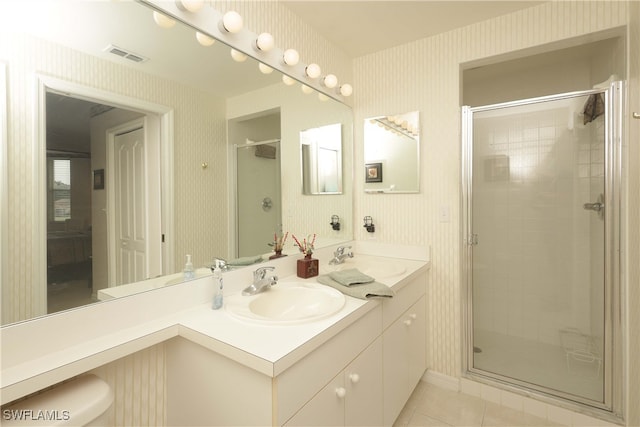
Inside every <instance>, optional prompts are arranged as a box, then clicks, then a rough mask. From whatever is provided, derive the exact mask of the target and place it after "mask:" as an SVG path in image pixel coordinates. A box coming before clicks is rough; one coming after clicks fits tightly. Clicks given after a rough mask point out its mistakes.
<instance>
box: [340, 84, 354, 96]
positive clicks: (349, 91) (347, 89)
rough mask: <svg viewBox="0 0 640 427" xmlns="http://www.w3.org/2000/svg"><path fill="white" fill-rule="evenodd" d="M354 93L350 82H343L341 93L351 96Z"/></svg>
mask: <svg viewBox="0 0 640 427" xmlns="http://www.w3.org/2000/svg"><path fill="white" fill-rule="evenodd" d="M352 93H353V88H352V87H351V85H350V84H343V85H342V86H340V95H342V96H351V94H352Z"/></svg>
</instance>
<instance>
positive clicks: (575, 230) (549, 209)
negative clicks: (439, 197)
mask: <svg viewBox="0 0 640 427" xmlns="http://www.w3.org/2000/svg"><path fill="white" fill-rule="evenodd" d="M586 99H587V97H584V96H583V97H580V98H577V99H575V100H574V101H573V102H571V106H570V107H569V108H567V107H564V108H558V107H559V105H557V104H558V103H561V102H562V101H556V102H555V104H556V108H553V109H551V110H549V111H545V112H531V110H532V109H535V108H536V107H537V105H533V106H529V107H519V108H518V110H519V111H521V114H518V115H513V114H512V115H500V114H496V113H495V112H484V113H483V112H479V113H476V114H475V120H474V168H473V170H474V186H473V211H474V221H473V229H474V232H475V233H477V234H478V239H479V243H478V245H477V246H476V247H475V249H474V259H473V261H474V282H473V285H474V328H476V329H480V330H484V331H490V332H494V333H498V334H502V335H509V336H512V337H518V338H522V339H526V340H531V341H539V342H543V343H547V344H551V345H557V346H559V345H561V342H560V333H559V331H561V330H562V329H567V328H572V329H578V330H579V331H580V332H581V333H584V334H587V335H591V336H597V337H599V338H600V340H601V339H602V332H603V325H604V313H603V312H602V301H603V296H604V286H603V283H602V278H603V277H604V276H603V274H604V270H603V263H604V257H603V252H602V248H603V239H604V235H603V230H604V222H603V221H602V220H601V219H599V217H598V214H596V213H594V212H592V211H585V210H584V209H583V207H582V205H583V203H585V202H589V201H591V200H592V199H593V200H594V201H595V197H596V196H597V194H599V193H601V192H602V191H603V188H604V187H603V176H604V141H603V138H602V135H604V133H603V123H604V118H603V117H602V116H600V117H599V118H598V119H596V121H594V122H592V123H589V124H587V125H586V126H585V125H583V124H582V123H580V121H581V120H582V116H581V115H580V114H579V112H581V111H582V109H581V107H582V106H583V105H584V103H585V101H586ZM564 103H565V104H566V101H564ZM596 130H599V131H600V135H601V136H600V137H599V138H598V134H597V133H596V132H595V131H596ZM592 184H593V186H595V187H596V188H593V189H592ZM592 193H593V195H592ZM592 246H593V249H592ZM476 273H477V274H476ZM592 275H593V278H592V277H591V276H592Z"/></svg>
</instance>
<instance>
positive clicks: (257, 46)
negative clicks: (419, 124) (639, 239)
mask: <svg viewBox="0 0 640 427" xmlns="http://www.w3.org/2000/svg"><path fill="white" fill-rule="evenodd" d="M136 1H138V2H140V3H143V4H146V5H148V6H150V7H151V8H152V9H154V13H155V14H161V15H165V16H167V17H168V18H169V19H173V20H175V19H179V20H181V21H183V22H184V23H186V24H187V25H189V26H191V27H192V28H195V29H199V30H201V31H203V32H205V33H207V34H209V35H211V36H213V37H215V38H216V39H218V40H220V41H222V42H223V43H226V44H228V45H229V46H233V49H234V50H236V51H237V52H239V53H242V54H245V55H251V56H253V57H254V58H255V59H256V60H257V61H259V62H261V63H263V64H264V65H265V66H268V67H269V68H271V69H274V70H278V71H280V72H282V73H284V74H285V75H287V74H289V75H294V76H295V75H298V76H300V79H298V81H299V82H301V83H302V84H303V85H306V86H308V87H311V88H313V89H315V90H316V91H318V92H320V93H323V94H324V95H325V96H324V97H321V99H325V98H328V97H331V98H334V99H336V100H341V99H342V98H343V97H344V98H346V97H349V96H351V94H352V93H353V87H352V86H351V85H350V84H346V83H345V84H341V85H340V86H338V79H337V77H336V76H335V75H333V74H328V75H327V76H324V77H323V76H322V71H321V68H320V66H319V65H318V64H315V63H310V64H309V65H305V64H301V63H299V62H298V60H299V55H298V52H297V51H295V50H294V49H287V50H281V49H278V48H276V47H275V46H274V41H273V36H272V35H271V34H269V33H261V34H254V33H252V32H251V31H248V30H246V29H245V28H244V25H243V20H242V16H240V14H238V13H237V12H235V11H228V12H227V13H225V14H224V15H223V14H221V13H220V12H219V11H217V10H216V9H214V8H213V7H201V3H204V2H203V1H201V0H176V1H174V2H168V1H166V0H136ZM190 2H193V3H196V6H197V7H187V4H185V3H190ZM189 6H191V5H190V4H189ZM261 71H262V72H265V71H268V70H267V69H266V68H264V67H263V69H262V70H261ZM289 83H292V82H291V81H288V80H285V84H289Z"/></svg>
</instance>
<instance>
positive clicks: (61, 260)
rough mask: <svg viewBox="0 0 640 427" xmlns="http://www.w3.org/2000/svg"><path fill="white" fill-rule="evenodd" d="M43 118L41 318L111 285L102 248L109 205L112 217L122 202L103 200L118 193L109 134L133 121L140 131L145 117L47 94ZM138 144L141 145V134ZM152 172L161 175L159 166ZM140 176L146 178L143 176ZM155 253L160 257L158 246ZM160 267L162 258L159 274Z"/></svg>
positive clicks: (143, 273) (105, 251) (86, 301)
mask: <svg viewBox="0 0 640 427" xmlns="http://www.w3.org/2000/svg"><path fill="white" fill-rule="evenodd" d="M45 117H46V199H47V202H46V203H47V206H46V208H47V218H46V219H47V222H46V224H47V244H46V247H47V259H46V263H47V264H46V265H47V268H46V275H47V280H46V283H47V289H46V306H47V313H54V312H57V311H61V310H66V309H69V308H73V307H78V306H81V305H85V304H89V303H92V302H95V301H96V300H97V298H96V294H97V291H98V290H99V289H103V288H106V287H108V286H110V285H113V284H112V283H111V282H114V278H113V277H110V276H113V274H114V272H115V268H113V269H112V270H113V271H114V272H112V273H110V272H109V270H110V267H109V266H110V264H113V260H114V258H113V256H111V255H110V254H109V250H108V248H109V246H110V244H109V243H108V241H109V230H110V229H111V230H113V228H112V226H110V225H109V224H108V220H109V210H108V207H110V208H111V209H112V211H113V212H114V214H112V216H113V217H114V219H115V218H116V217H117V215H119V214H117V213H116V212H117V211H118V209H119V208H120V209H122V208H123V205H126V204H123V203H121V202H118V201H116V200H115V198H114V199H113V200H112V201H111V202H109V200H108V199H109V197H108V194H109V193H110V191H111V190H115V188H116V187H115V185H113V183H115V182H117V181H116V180H115V178H116V176H115V175H116V174H117V176H121V175H122V171H115V169H114V166H115V164H117V163H116V162H114V161H113V160H111V161H109V160H108V155H107V153H108V152H109V150H108V149H107V147H108V144H109V135H110V134H109V132H112V133H113V131H110V129H113V128H114V127H116V128H117V126H120V125H122V124H123V123H127V122H130V121H131V120H133V119H136V120H138V124H137V128H139V129H142V126H143V125H142V123H144V118H145V114H144V113H140V112H135V111H130V110H126V109H123V108H117V107H113V106H110V105H106V104H104V103H101V102H99V101H93V100H87V99H80V98H75V97H72V96H67V94H60V93H56V92H54V91H47V93H46V116H45ZM125 126H126V124H125ZM140 138H142V140H144V134H143V136H142V137H140ZM111 143H112V144H113V141H111ZM156 145H158V144H156ZM158 159H159V156H158ZM158 162H159V160H158ZM154 169H157V170H158V171H159V165H156V166H155V167H154ZM141 174H142V176H144V171H142V172H141ZM157 181H159V180H157ZM110 184H111V187H112V188H110ZM142 187H144V188H146V184H144V183H143V184H142ZM156 187H157V188H155V189H153V191H154V192H157V196H156V198H157V199H158V207H159V198H160V196H159V192H160V186H159V184H158V185H157V186H156ZM115 194H117V193H115ZM132 197H133V198H132V199H131V200H132V201H134V202H135V200H138V201H142V200H145V199H146V197H145V196H144V194H140V193H138V194H137V195H134V196H132ZM124 207H126V206H124ZM159 215H160V209H158V216H159ZM143 217H144V216H143ZM157 222H158V224H159V222H160V219H158V220H157ZM158 227H159V226H158ZM145 230H146V227H145ZM159 232H160V230H158V233H159ZM158 240H159V239H158ZM111 245H112V244H111ZM157 252H160V253H161V248H160V247H158V249H157ZM161 263H162V261H161V257H160V261H159V265H160V267H159V269H160V272H161V270H162V267H161ZM155 270H156V271H157V270H158V269H157V268H155ZM139 272H140V273H141V274H140V275H139V276H140V278H145V277H147V274H148V273H149V271H148V269H147V268H145V269H144V271H142V270H139ZM116 274H117V273H116Z"/></svg>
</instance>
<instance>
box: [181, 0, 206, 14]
mask: <svg viewBox="0 0 640 427" xmlns="http://www.w3.org/2000/svg"><path fill="white" fill-rule="evenodd" d="M179 4H181V5H182V7H183V8H185V9H186V10H188V11H189V12H194V13H195V12H198V11H199V10H200V9H202V7H203V6H204V0H180V3H179Z"/></svg>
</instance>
